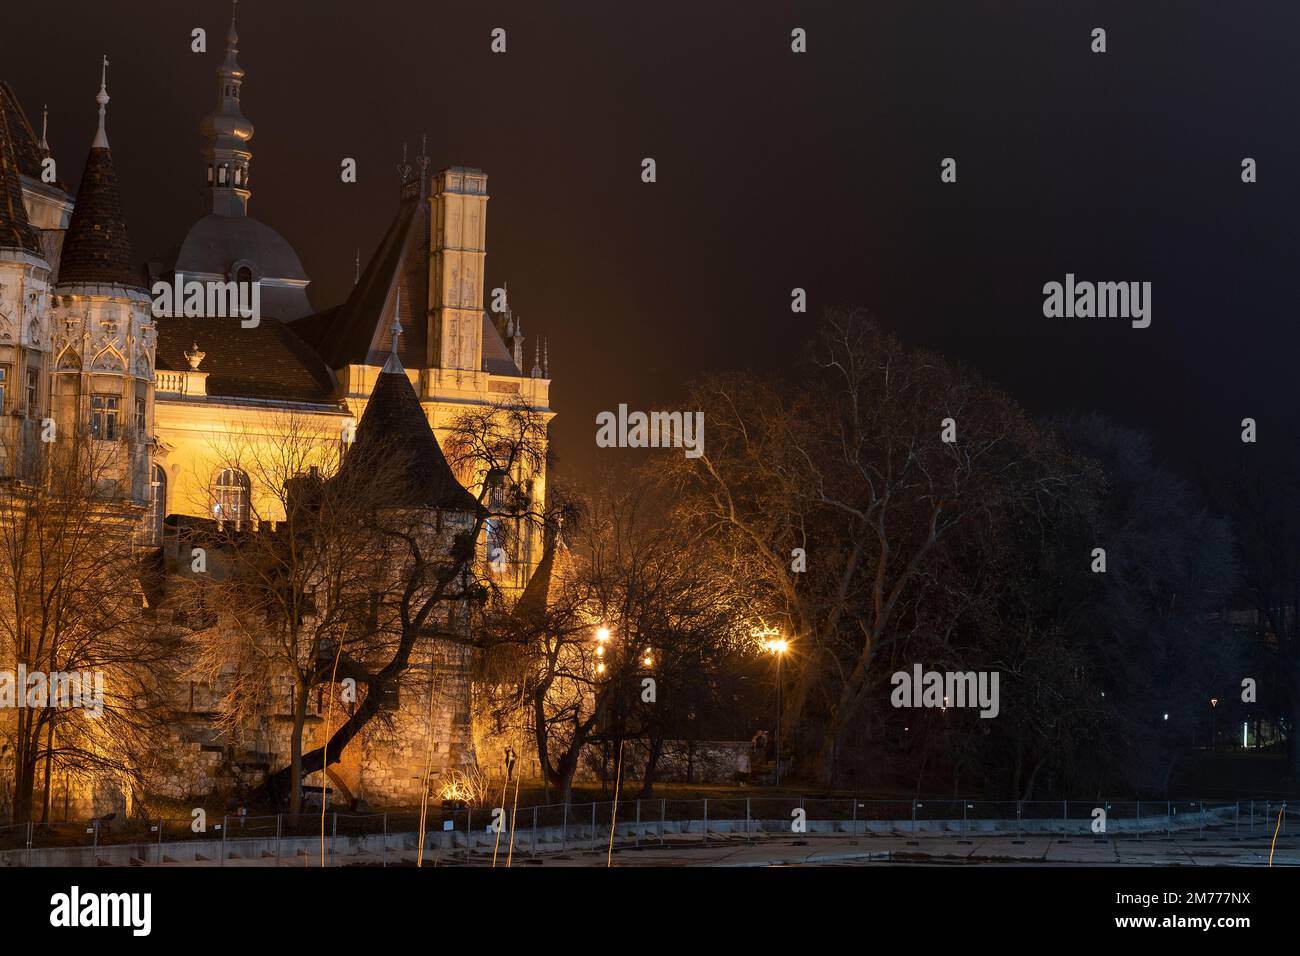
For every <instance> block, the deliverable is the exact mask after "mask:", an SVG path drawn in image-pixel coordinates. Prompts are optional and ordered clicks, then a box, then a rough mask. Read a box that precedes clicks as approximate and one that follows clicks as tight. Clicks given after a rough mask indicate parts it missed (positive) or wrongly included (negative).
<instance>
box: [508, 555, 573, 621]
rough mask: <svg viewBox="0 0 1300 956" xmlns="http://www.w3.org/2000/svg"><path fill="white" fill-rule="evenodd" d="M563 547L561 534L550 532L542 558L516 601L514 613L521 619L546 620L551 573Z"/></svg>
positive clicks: (549, 597) (549, 598)
mask: <svg viewBox="0 0 1300 956" xmlns="http://www.w3.org/2000/svg"><path fill="white" fill-rule="evenodd" d="M561 547H563V545H561V544H560V542H559V535H556V534H548V535H547V538H546V548H545V550H544V551H543V552H542V560H540V561H538V562H537V567H536V568H534V569H533V575H532V577H530V578H529V579H528V585H527V586H526V587H525V588H524V593H523V594H521V595H519V600H518V601H516V602H515V608H514V615H515V617H516V618H518V619H519V620H521V621H523V622H525V623H530V624H537V623H540V622H542V621H543V620H545V618H546V610H547V608H548V607H550V600H551V575H552V573H553V570H554V567H555V552H556V551H557V550H558V549H559V548H561Z"/></svg>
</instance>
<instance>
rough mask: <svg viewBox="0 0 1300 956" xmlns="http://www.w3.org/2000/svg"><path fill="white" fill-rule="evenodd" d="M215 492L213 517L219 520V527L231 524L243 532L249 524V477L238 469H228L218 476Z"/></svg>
mask: <svg viewBox="0 0 1300 956" xmlns="http://www.w3.org/2000/svg"><path fill="white" fill-rule="evenodd" d="M213 492H214V495H213V497H214V499H215V500H214V502H213V504H212V516H213V517H214V518H216V519H217V527H218V528H221V527H224V526H225V524H226V522H230V523H231V524H233V525H234V529H235V530H236V531H239V530H241V529H242V528H243V527H244V525H245V524H247V523H248V475H246V474H244V473H243V472H242V471H240V470H239V469H238V468H227V469H225V470H224V471H222V472H221V474H219V475H217V482H216V485H215V487H214V488H213Z"/></svg>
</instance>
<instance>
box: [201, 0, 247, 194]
mask: <svg viewBox="0 0 1300 956" xmlns="http://www.w3.org/2000/svg"><path fill="white" fill-rule="evenodd" d="M235 2H236V3H238V0H235ZM238 44H239V34H237V33H236V32H235V18H234V15H233V14H232V15H231V18H230V33H229V34H227V36H226V58H225V60H224V61H222V63H221V65H220V66H219V67H217V108H216V109H215V110H213V111H212V112H211V113H209V114H208V115H207V116H206V117H204V120H203V125H202V127H201V130H202V133H203V140H204V144H203V161H204V165H205V167H206V176H207V181H206V183H205V185H204V204H203V207H204V212H205V213H209V214H216V215H218V216H246V215H248V197H249V196H250V195H251V194H252V193H251V190H250V188H249V178H248V177H249V167H250V165H251V164H252V162H253V153H252V150H251V149H250V148H249V145H248V144H249V141H250V140H252V138H253V124H252V123H250V122H249V121H248V119H247V118H246V117H245V116H244V114H243V112H242V111H241V109H240V106H239V89H240V87H241V86H242V85H243V83H244V69H243V67H241V66H240V65H239V57H238V54H239V47H238Z"/></svg>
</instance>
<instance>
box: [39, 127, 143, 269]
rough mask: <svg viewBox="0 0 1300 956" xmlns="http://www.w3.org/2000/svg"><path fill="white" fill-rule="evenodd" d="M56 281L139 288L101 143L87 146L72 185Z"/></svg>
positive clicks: (110, 168)
mask: <svg viewBox="0 0 1300 956" xmlns="http://www.w3.org/2000/svg"><path fill="white" fill-rule="evenodd" d="M58 281H59V284H60V285H71V284H79V283H85V284H87V285H122V286H133V287H136V288H140V287H141V286H140V276H139V274H138V273H137V272H136V270H135V267H134V266H133V265H132V264H131V241H130V239H128V238H127V234H126V222H125V220H123V218H122V202H121V199H120V198H119V197H118V194H117V174H116V173H115V172H114V171H113V157H112V155H111V154H110V153H109V151H108V150H107V149H106V148H104V147H103V146H92V147H91V149H90V157H89V158H88V159H87V160H86V171H85V172H84V173H83V174H82V176H81V188H80V189H78V190H77V204H76V206H75V207H73V210H72V221H71V222H70V223H69V224H68V236H67V238H66V239H64V240H63V255H62V257H61V258H60V260H59V280H58Z"/></svg>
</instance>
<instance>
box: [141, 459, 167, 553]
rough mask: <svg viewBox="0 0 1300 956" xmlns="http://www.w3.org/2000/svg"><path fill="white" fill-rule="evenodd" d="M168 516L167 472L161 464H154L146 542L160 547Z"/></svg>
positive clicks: (150, 486)
mask: <svg viewBox="0 0 1300 956" xmlns="http://www.w3.org/2000/svg"><path fill="white" fill-rule="evenodd" d="M166 516H167V473H166V472H165V471H163V469H162V466H161V465H154V466H153V476H152V478H150V480H149V514H148V516H147V517H146V518H145V526H144V533H145V544H146V546H149V547H155V548H156V547H158V546H160V545H161V544H162V540H163V519H164V518H166Z"/></svg>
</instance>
